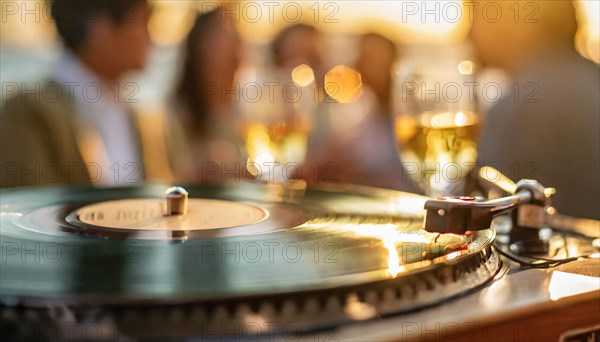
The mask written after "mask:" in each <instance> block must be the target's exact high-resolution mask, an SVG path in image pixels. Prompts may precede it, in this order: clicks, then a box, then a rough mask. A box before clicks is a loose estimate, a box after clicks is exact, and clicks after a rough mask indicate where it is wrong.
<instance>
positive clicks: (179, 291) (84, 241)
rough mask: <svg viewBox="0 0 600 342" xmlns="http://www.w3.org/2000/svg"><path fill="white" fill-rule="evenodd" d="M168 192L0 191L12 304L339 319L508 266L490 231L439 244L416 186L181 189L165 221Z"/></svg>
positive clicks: (472, 281)
mask: <svg viewBox="0 0 600 342" xmlns="http://www.w3.org/2000/svg"><path fill="white" fill-rule="evenodd" d="M167 187H168V186H166V185H162V184H156V185H148V186H143V187H133V188H115V189H89V188H61V187H59V188H47V189H35V190H4V191H2V215H1V220H2V221H1V238H2V246H1V248H2V251H1V253H2V254H1V255H2V258H3V260H2V277H1V278H0V289H1V291H0V293H1V296H0V298H1V300H2V303H3V305H5V306H15V305H26V306H28V307H44V306H48V305H53V304H56V303H60V304H61V305H70V306H71V307H81V306H99V307H119V308H121V309H122V308H128V310H129V309H131V310H134V311H135V310H136V309H135V308H138V309H139V308H147V307H148V306H160V307H161V308H165V307H173V308H177V309H178V310H179V309H180V308H181V307H182V305H184V307H187V308H188V309H189V310H192V308H198V307H201V308H202V310H204V311H202V312H203V314H202V315H203V316H202V317H208V318H206V319H208V320H212V319H219V318H218V317H221V316H223V315H225V316H227V317H238V316H237V315H239V312H246V311H247V312H252V313H254V314H259V315H262V316H261V317H268V316H269V315H271V316H272V317H279V319H284V318H281V317H284V316H285V315H284V312H283V311H285V310H288V311H286V312H287V314H289V315H291V316H290V317H288V319H289V320H290V321H294V322H303V321H305V322H315V321H319V322H332V321H343V320H348V319H356V318H357V317H358V316H360V317H363V318H368V317H369V316H373V315H381V314H387V313H396V312H402V311H406V310H412V309H415V308H419V307H423V306H426V305H431V304H435V303H437V302H440V301H442V300H445V299H448V298H450V297H452V296H456V295H459V294H461V293H464V292H465V291H466V290H469V289H473V288H476V287H478V286H481V285H482V284H484V283H485V282H487V281H488V280H490V279H491V278H492V277H493V276H494V275H495V274H496V273H497V272H498V271H499V269H500V262H499V260H498V258H497V256H496V255H495V254H494V253H493V252H492V250H491V242H492V240H493V238H494V233H493V230H491V229H490V230H484V231H480V232H474V233H472V234H469V235H465V236H454V235H445V236H440V237H438V238H437V240H436V237H437V235H436V234H431V233H428V232H425V231H424V230H423V229H421V228H422V220H423V213H422V211H423V204H424V201H425V200H426V198H425V197H421V196H418V195H412V194H407V193H400V192H395V191H389V190H381V189H372V188H364V187H356V186H341V185H336V186H330V187H321V188H314V189H307V190H306V191H304V189H300V190H299V191H296V190H295V189H293V188H290V187H289V186H283V185H277V184H271V185H258V184H249V183H243V184H234V185H227V186H225V185H219V186H185V188H186V189H187V191H188V192H189V196H190V198H189V210H188V212H187V214H186V215H180V216H176V217H168V216H164V201H165V199H164V191H165V189H166V188H167ZM331 298H334V299H335V300H334V303H333V304H331V303H330V301H331V300H332V299H331ZM311 300H312V302H311ZM290 302H291V303H293V304H286V303H290ZM307 303H313V304H307ZM315 303H316V304H315ZM336 303H337V304H336ZM361 303H362V304H364V305H367V306H370V307H371V311H369V310H367V308H366V307H365V306H361V305H362V304H361ZM358 304H361V305H358ZM186 305H187V306H186ZM265 305H266V306H265ZM286 305H287V306H289V305H292V307H295V308H296V309H289V308H287V309H286V307H287V306H286ZM328 305H329V306H331V305H333V309H332V308H331V307H330V310H333V311H335V314H334V313H332V312H331V311H329V313H327V310H321V309H323V308H325V307H327V306H328ZM357 305H358V306H357ZM220 307H224V308H226V309H225V312H226V314H223V313H221V314H219V309H218V308H220ZM315 307H317V308H320V309H314V308H315ZM311 308H312V309H311ZM240 310H241V311H240ZM261 310H262V311H261ZM265 310H266V311H265ZM290 310H291V311H290ZM311 310H312V311H311ZM315 310H316V311H317V312H319V313H320V314H317V312H315ZM365 310H366V311H365ZM144 311H146V309H143V312H144ZM127 312H130V311H127ZM290 312H291V313H290ZM219 315H221V316H219ZM282 315H283V316H282ZM303 315H304V316H303ZM357 315H358V316H357ZM217 316H218V317H217ZM292 316H293V317H292ZM215 317H217V318H215ZM238 318H239V317H238ZM221 319H222V317H221Z"/></svg>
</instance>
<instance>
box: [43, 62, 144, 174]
mask: <svg viewBox="0 0 600 342" xmlns="http://www.w3.org/2000/svg"><path fill="white" fill-rule="evenodd" d="M53 79H54V80H55V81H56V82H57V83H58V84H60V85H62V86H63V88H65V89H68V90H69V91H70V94H69V95H70V96H71V97H70V98H69V100H70V101H73V102H74V106H75V109H76V111H77V115H78V119H79V125H78V127H79V129H80V133H82V134H81V136H82V138H83V140H82V139H79V141H80V145H85V146H80V149H82V148H86V149H88V150H91V151H92V152H91V153H90V155H91V158H90V157H88V158H87V159H91V160H86V158H85V156H84V160H85V162H86V166H87V169H88V173H89V174H90V178H91V179H92V181H93V183H94V185H96V186H125V185H131V184H136V183H139V182H141V180H142V165H141V163H140V156H139V152H138V148H137V146H136V145H137V139H136V138H135V137H134V132H135V131H134V128H133V127H132V122H131V120H130V118H129V116H128V111H127V108H126V107H125V105H124V104H123V100H122V98H120V97H119V94H120V93H123V92H124V85H123V84H119V83H116V84H114V85H113V86H107V85H106V83H105V82H102V81H100V79H99V77H98V76H97V75H95V74H94V73H93V72H92V71H90V70H89V69H87V68H86V66H85V65H83V64H82V63H81V62H80V61H79V60H78V59H77V58H76V57H74V56H72V55H70V54H65V55H64V56H63V57H62V58H61V59H60V60H59V62H58V64H57V66H56V68H55V69H54V72H53ZM115 90H116V91H115ZM65 95H66V94H64V95H63V96H65ZM90 147H91V149H90Z"/></svg>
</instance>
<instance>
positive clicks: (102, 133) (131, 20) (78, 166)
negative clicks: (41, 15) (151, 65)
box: [0, 0, 149, 187]
mask: <svg viewBox="0 0 600 342" xmlns="http://www.w3.org/2000/svg"><path fill="white" fill-rule="evenodd" d="M51 11H52V16H53V18H54V20H55V22H56V28H57V31H58V33H59V35H60V36H61V38H62V40H63V42H64V44H65V46H66V48H67V51H66V53H65V54H64V56H63V57H62V58H61V60H60V61H59V63H58V65H57V66H56V67H55V68H54V70H53V73H52V75H50V79H48V80H46V81H45V82H43V83H41V84H38V85H37V86H36V87H35V89H36V91H35V93H32V92H33V91H32V90H31V89H33V88H34V87H31V89H27V90H23V92H22V94H19V95H17V96H15V97H13V98H12V99H9V100H8V101H7V102H6V103H5V106H4V108H3V109H2V114H1V116H0V118H1V119H0V120H1V123H0V129H1V135H0V140H1V144H0V150H1V151H0V152H1V154H0V160H1V163H2V174H1V181H0V185H1V186H2V187H9V186H25V185H28V186H36V185H46V184H95V185H117V184H119V185H126V184H127V183H136V182H138V181H140V180H141V179H143V177H144V171H143V165H142V160H141V158H140V156H141V143H140V136H139V133H138V129H137V126H136V123H135V121H134V120H133V116H132V113H131V111H130V110H129V109H128V108H126V106H125V105H124V102H126V101H124V100H123V98H124V97H128V98H129V99H130V100H131V97H132V96H135V92H136V90H135V87H136V85H135V84H127V85H126V84H120V83H119V80H120V78H121V77H122V76H123V75H124V74H125V73H126V72H128V71H133V70H140V69H142V68H143V66H144V63H145V59H146V52H147V50H148V47H149V36H148V32H147V21H148V16H149V8H148V6H147V4H146V1H145V0H124V1H123V0H97V1H71V0H53V1H51ZM127 87H129V88H127ZM132 87H133V88H132ZM132 90H133V92H132ZM133 100H135V99H133Z"/></svg>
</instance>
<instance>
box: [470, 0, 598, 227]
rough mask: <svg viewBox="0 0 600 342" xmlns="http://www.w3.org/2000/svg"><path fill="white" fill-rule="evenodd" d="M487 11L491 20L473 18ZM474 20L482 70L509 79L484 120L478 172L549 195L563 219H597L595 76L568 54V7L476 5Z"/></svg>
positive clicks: (571, 21)
mask: <svg viewBox="0 0 600 342" xmlns="http://www.w3.org/2000/svg"><path fill="white" fill-rule="evenodd" d="M491 3H493V5H494V7H499V8H501V13H502V14H501V15H500V16H499V17H494V18H491V17H490V16H491V15H485V13H484V12H483V11H482V10H481V9H482V8H484V6H486V4H491ZM511 6H512V7H511ZM515 6H519V10H520V11H518V12H517V11H516V7H515ZM488 7H489V6H488ZM488 12H489V13H491V11H488ZM474 13H475V17H474V18H475V20H474V23H473V28H472V31H471V38H472V41H473V43H474V45H475V47H476V49H477V51H478V52H479V55H480V58H481V61H482V63H483V64H484V65H485V66H495V67H500V68H503V69H505V70H506V71H508V72H509V73H510V74H511V76H512V77H513V79H514V83H513V84H512V87H511V88H510V89H503V92H504V95H505V96H504V97H503V98H502V99H501V100H500V101H498V102H497V103H496V104H495V105H494V106H493V107H492V108H491V110H490V111H489V113H488V114H487V116H486V121H485V123H484V129H483V133H482V138H481V142H480V150H479V162H480V164H483V165H491V166H495V167H496V168H499V169H501V170H502V171H503V172H504V173H505V174H507V176H509V177H511V178H513V179H514V180H517V179H521V178H534V179H537V180H539V181H540V182H541V183H542V184H544V185H546V186H552V187H556V189H557V195H556V197H555V199H554V200H553V203H554V205H555V206H556V207H557V208H558V210H559V211H561V212H562V213H564V214H570V215H575V216H581V217H589V218H596V219H597V218H600V179H599V175H600V100H599V94H600V70H599V68H598V66H597V65H594V64H593V63H592V62H590V61H587V60H585V59H584V58H582V57H581V56H580V55H579V54H578V53H577V52H576V51H575V48H574V36H575V32H576V30H577V23H576V20H575V11H574V8H573V3H572V2H571V1H533V2H531V1H527V2H525V1H520V2H516V3H515V2H513V1H499V2H488V1H484V2H482V3H481V4H480V5H479V10H477V9H476V10H475V11H474Z"/></svg>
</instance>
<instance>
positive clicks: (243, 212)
mask: <svg viewBox="0 0 600 342" xmlns="http://www.w3.org/2000/svg"><path fill="white" fill-rule="evenodd" d="M164 213H165V203H164V201H163V200H160V199H124V200H115V201H107V202H101V203H94V204H90V205H87V206H85V207H82V208H80V209H78V210H76V211H75V212H74V213H73V214H72V215H75V217H77V219H78V220H79V221H81V222H83V223H85V224H89V225H94V226H102V227H106V228H117V229H119V228H120V229H134V230H135V229H140V230H175V231H177V230H181V231H189V230H206V229H223V228H233V227H238V226H244V225H252V224H256V223H259V222H261V221H263V220H264V219H266V218H267V216H268V212H267V210H265V209H263V208H259V207H256V206H253V205H250V204H246V203H240V202H232V201H223V200H212V199H196V198H194V199H190V200H189V204H188V213H187V214H186V215H174V216H165V214H164Z"/></svg>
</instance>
